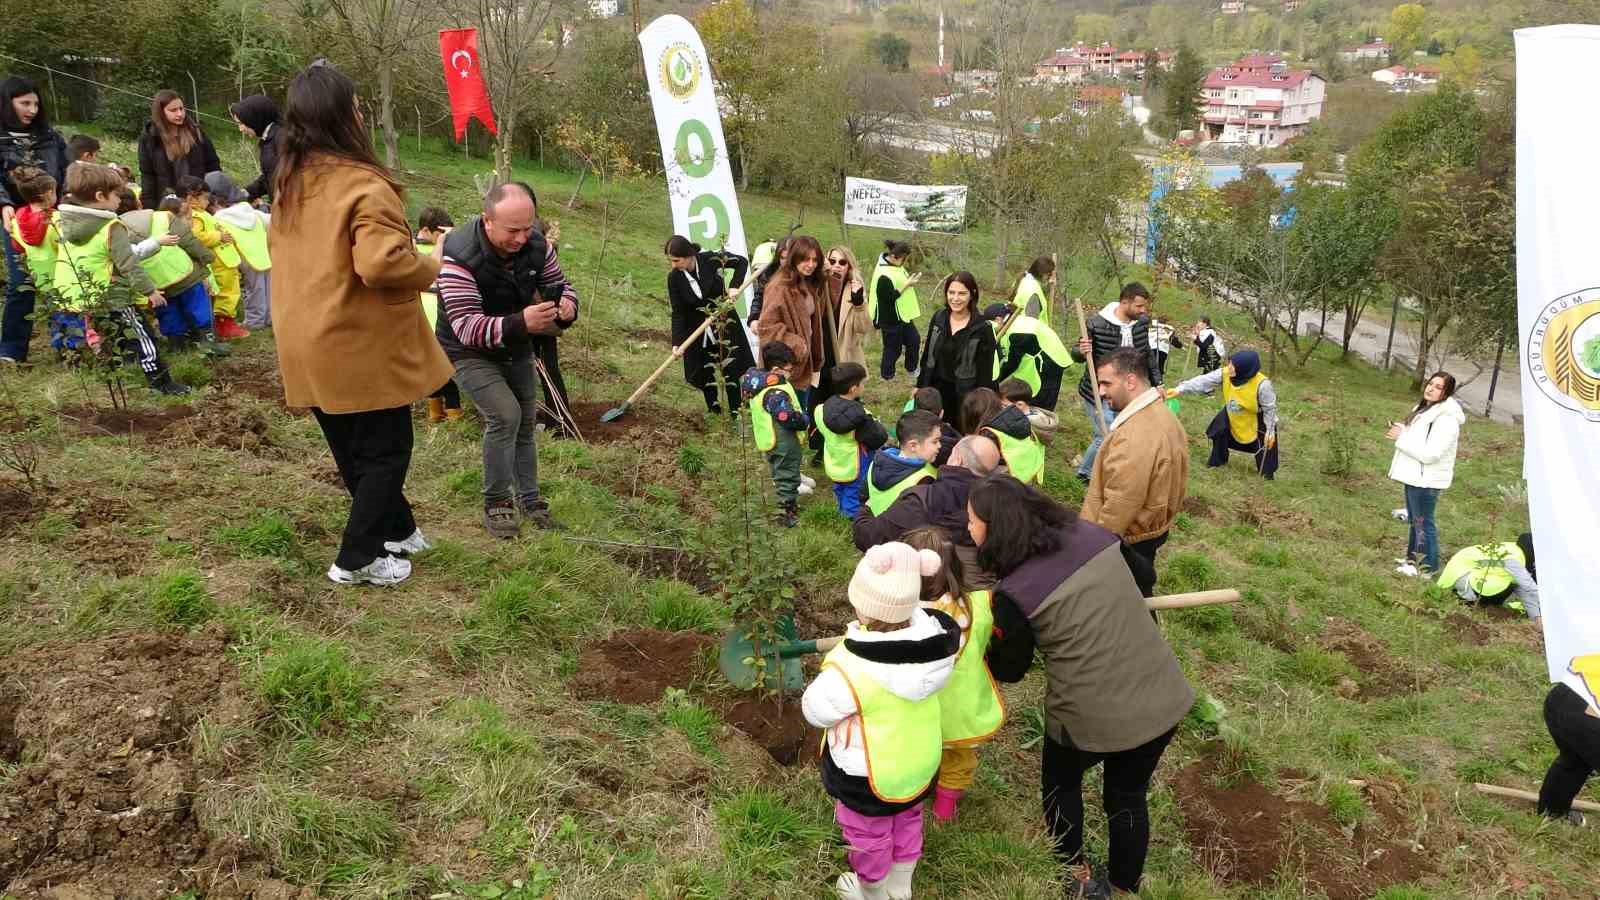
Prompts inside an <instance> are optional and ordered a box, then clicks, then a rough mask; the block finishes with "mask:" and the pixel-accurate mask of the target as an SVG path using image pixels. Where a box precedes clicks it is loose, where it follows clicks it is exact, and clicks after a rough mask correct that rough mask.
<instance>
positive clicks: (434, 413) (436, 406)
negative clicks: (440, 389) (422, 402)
mask: <svg viewBox="0 0 1600 900" xmlns="http://www.w3.org/2000/svg"><path fill="white" fill-rule="evenodd" d="M428 421H429V422H443V421H444V398H443V397H429V398H428Z"/></svg>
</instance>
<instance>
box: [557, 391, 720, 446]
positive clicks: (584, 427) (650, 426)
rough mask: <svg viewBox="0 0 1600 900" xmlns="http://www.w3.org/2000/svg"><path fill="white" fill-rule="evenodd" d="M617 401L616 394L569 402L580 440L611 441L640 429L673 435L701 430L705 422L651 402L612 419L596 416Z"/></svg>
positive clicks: (622, 439)
mask: <svg viewBox="0 0 1600 900" xmlns="http://www.w3.org/2000/svg"><path fill="white" fill-rule="evenodd" d="M621 402H622V398H621V397H619V398H617V402H616V403H573V404H572V405H571V406H570V407H569V409H571V410H572V417H573V418H574V419H576V420H577V422H578V430H580V431H582V432H583V439H584V440H586V441H593V442H594V443H597V444H615V443H619V442H623V441H626V440H628V438H629V436H630V435H634V434H636V433H638V432H641V431H643V432H652V433H667V434H670V435H672V436H673V437H674V438H677V437H680V436H681V435H683V434H685V433H694V434H698V433H700V432H701V431H704V430H705V422H704V421H703V420H702V419H701V418H700V416H697V415H695V414H693V413H687V412H684V411H682V410H678V409H670V408H667V407H664V406H657V405H655V404H653V403H641V404H639V405H638V406H634V407H632V408H631V409H629V410H628V414H627V415H625V416H623V417H622V418H620V419H618V420H616V421H615V422H601V421H600V416H602V415H604V414H605V412H606V411H607V410H610V409H612V408H614V407H616V406H620V405H621Z"/></svg>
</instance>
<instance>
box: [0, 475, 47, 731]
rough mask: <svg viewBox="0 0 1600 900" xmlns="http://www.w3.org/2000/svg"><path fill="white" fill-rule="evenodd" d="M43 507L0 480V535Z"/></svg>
mask: <svg viewBox="0 0 1600 900" xmlns="http://www.w3.org/2000/svg"><path fill="white" fill-rule="evenodd" d="M44 507H45V505H44V502H43V501H42V500H40V499H39V498H38V497H35V496H34V495H33V494H30V493H29V492H28V491H26V490H24V489H23V488H22V487H21V486H20V485H15V484H10V483H7V482H0V535H3V534H5V533H7V532H9V531H10V530H12V529H13V528H17V527H20V526H22V525H26V524H27V523H29V522H32V521H33V520H34V519H36V518H38V516H39V514H40V513H42V512H44ZM0 724H3V723H0Z"/></svg>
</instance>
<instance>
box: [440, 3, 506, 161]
mask: <svg viewBox="0 0 1600 900" xmlns="http://www.w3.org/2000/svg"><path fill="white" fill-rule="evenodd" d="M439 59H440V60H441V61H443V62H444V83H445V87H446V88H448V89H449V91H450V118H451V119H452V121H454V123H455V126H456V141H457V143H459V142H460V141H461V139H462V138H463V137H465V136H466V134H467V120H468V119H477V120H478V121H479V122H482V123H483V127H485V128H487V129H489V133H490V134H498V133H499V131H498V130H496V128H495V127H494V104H492V103H490V102H489V86H488V85H486V84H484V83H483V69H482V68H481V67H480V66H479V61H478V29H476V28H457V29H455V30H453V31H441V32H439Z"/></svg>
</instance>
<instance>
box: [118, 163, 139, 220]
mask: <svg viewBox="0 0 1600 900" xmlns="http://www.w3.org/2000/svg"><path fill="white" fill-rule="evenodd" d="M112 168H114V169H116V170H117V171H118V172H121V173H122V180H123V181H126V182H127V183H128V190H129V191H132V192H133V199H134V200H135V201H136V202H138V203H139V204H140V205H141V206H142V205H143V203H144V199H143V197H144V191H143V189H141V188H140V187H139V182H137V181H135V180H134V177H133V170H132V169H130V168H128V167H127V166H113V167H112ZM118 215H121V213H118Z"/></svg>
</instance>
